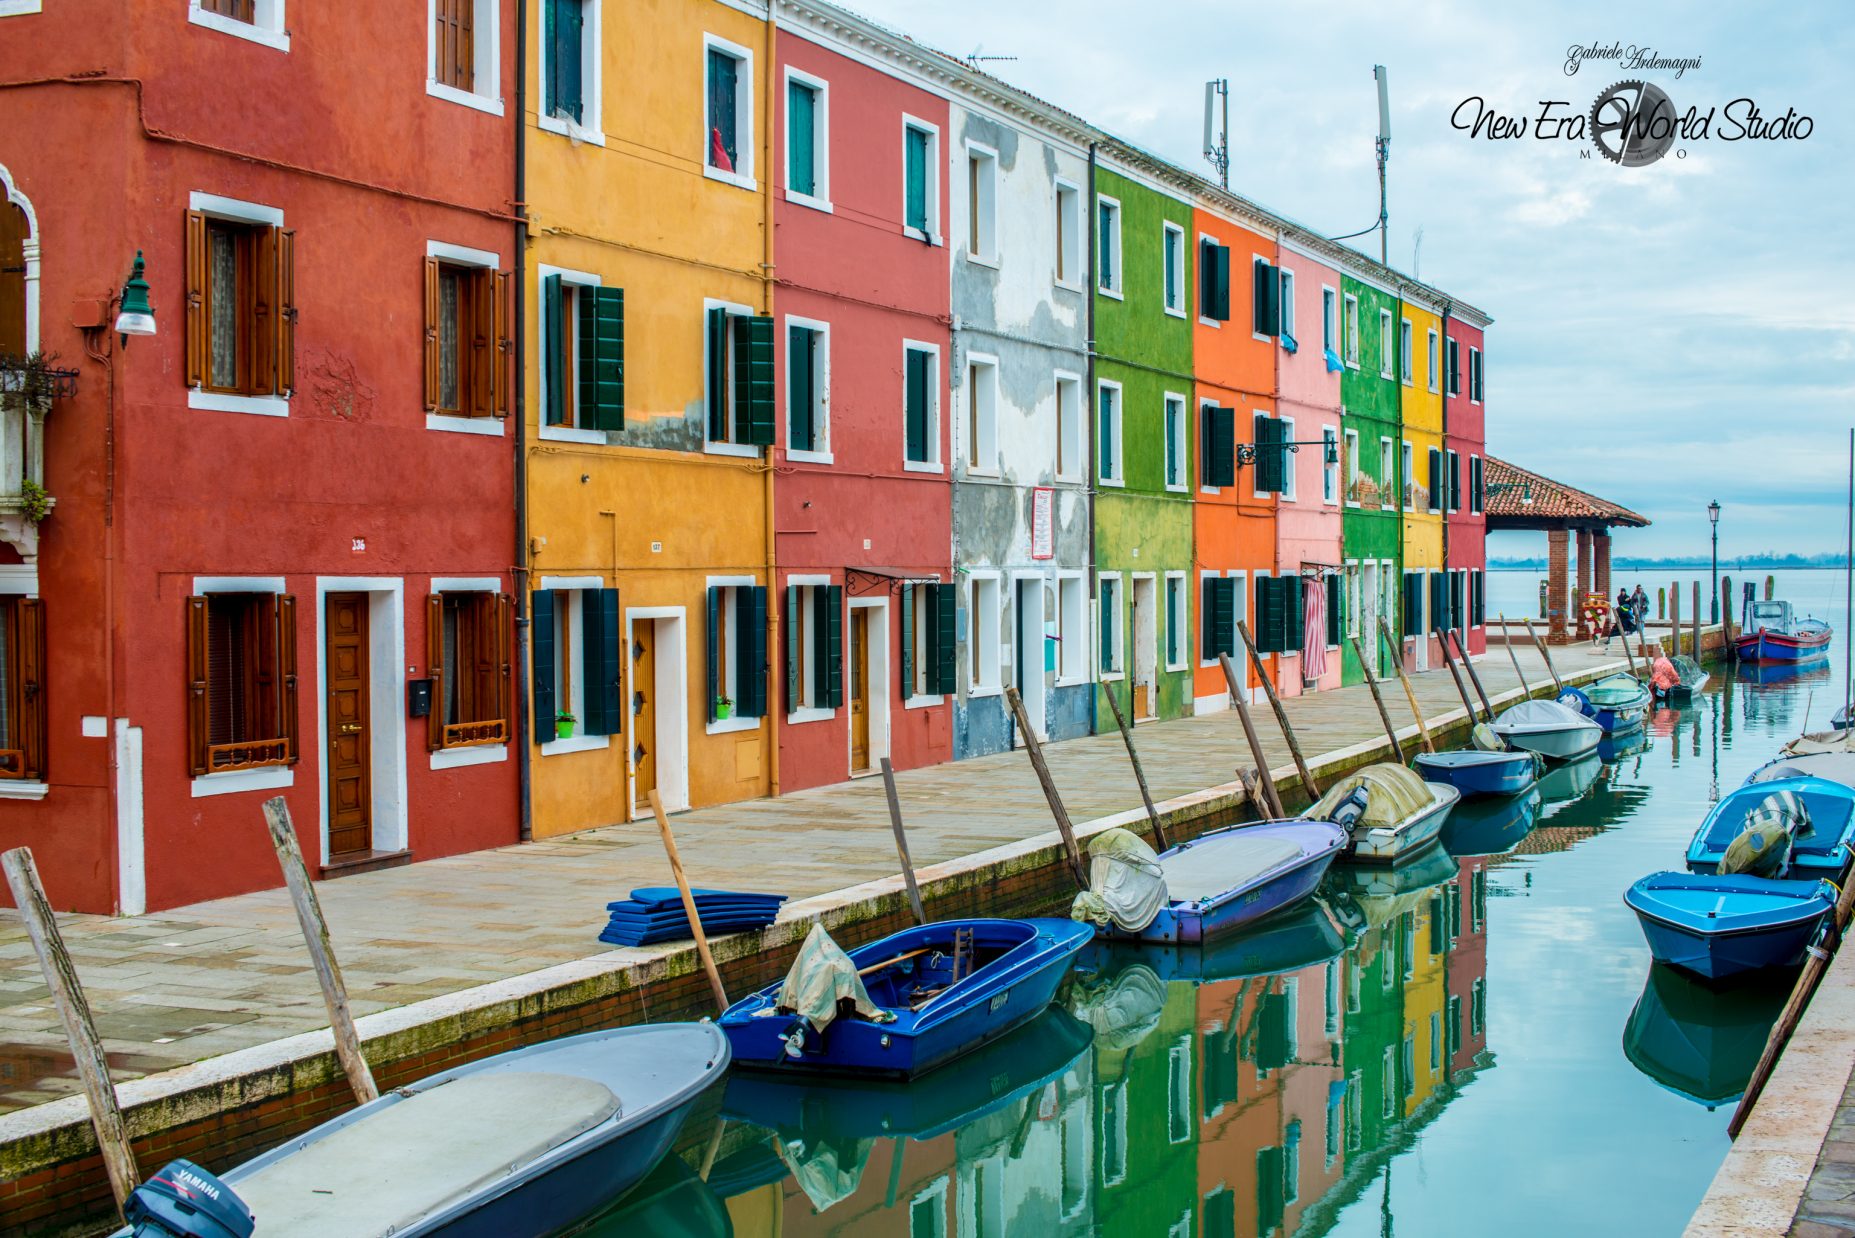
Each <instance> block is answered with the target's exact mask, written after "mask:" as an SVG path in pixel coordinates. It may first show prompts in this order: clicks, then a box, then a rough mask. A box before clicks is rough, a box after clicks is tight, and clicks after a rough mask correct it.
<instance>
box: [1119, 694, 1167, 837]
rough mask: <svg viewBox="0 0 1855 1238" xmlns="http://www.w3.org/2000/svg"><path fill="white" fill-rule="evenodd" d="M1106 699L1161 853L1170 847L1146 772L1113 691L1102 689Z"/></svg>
mask: <svg viewBox="0 0 1855 1238" xmlns="http://www.w3.org/2000/svg"><path fill="white" fill-rule="evenodd" d="M1103 692H1104V694H1105V695H1106V696H1107V698H1108V708H1109V709H1111V710H1113V711H1114V725H1115V726H1117V727H1119V728H1120V730H1121V742H1122V743H1123V744H1125V745H1127V759H1128V760H1129V761H1131V762H1132V763H1133V767H1134V781H1135V782H1137V783H1139V784H1140V802H1141V803H1142V804H1145V805H1146V819H1147V820H1148V821H1149V822H1151V823H1152V825H1153V841H1154V842H1155V843H1157V844H1158V845H1159V849H1160V850H1161V851H1165V850H1167V849H1168V848H1169V847H1171V846H1172V844H1171V843H1169V842H1167V841H1166V827H1165V826H1163V825H1161V824H1160V823H1159V809H1157V808H1155V807H1153V793H1152V792H1151V791H1149V790H1147V785H1146V770H1144V769H1142V768H1141V766H1140V753H1139V751H1138V750H1137V749H1135V747H1134V733H1133V730H1132V729H1131V728H1129V727H1128V725H1127V714H1126V712H1125V711H1124V710H1122V709H1121V703H1120V702H1119V701H1118V700H1116V699H1115V697H1114V689H1113V688H1112V687H1106V688H1104V689H1103Z"/></svg>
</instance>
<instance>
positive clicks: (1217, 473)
mask: <svg viewBox="0 0 1855 1238" xmlns="http://www.w3.org/2000/svg"><path fill="white" fill-rule="evenodd" d="M1198 416H1199V419H1200V423H1201V426H1202V431H1203V433H1202V441H1201V442H1200V443H1199V447H1198V459H1199V462H1200V469H1199V471H1200V476H1201V477H1202V478H1203V484H1204V487H1205V489H1207V490H1216V489H1219V488H1221V487H1224V486H1234V485H1236V482H1237V410H1236V409H1234V408H1222V407H1220V406H1218V405H1216V404H1212V403H1210V402H1209V401H1207V402H1205V403H1204V404H1202V405H1200V406H1199V409H1198Z"/></svg>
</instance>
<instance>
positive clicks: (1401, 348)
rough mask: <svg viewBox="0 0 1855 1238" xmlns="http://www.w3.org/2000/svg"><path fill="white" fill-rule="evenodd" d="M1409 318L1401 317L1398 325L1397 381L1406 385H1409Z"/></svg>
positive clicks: (1410, 364)
mask: <svg viewBox="0 0 1855 1238" xmlns="http://www.w3.org/2000/svg"><path fill="white" fill-rule="evenodd" d="M1412 364H1413V362H1412V359H1411V320H1410V319H1408V318H1406V319H1403V320H1402V321H1401V322H1400V323H1399V325H1398V381H1400V382H1402V383H1403V384H1404V385H1405V386H1406V387H1408V386H1410V385H1411V366H1412Z"/></svg>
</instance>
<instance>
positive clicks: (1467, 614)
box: [1443, 305, 1488, 654]
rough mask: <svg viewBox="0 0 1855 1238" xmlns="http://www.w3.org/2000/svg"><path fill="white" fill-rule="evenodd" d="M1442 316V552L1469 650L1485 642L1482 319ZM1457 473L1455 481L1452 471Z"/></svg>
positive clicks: (1463, 312)
mask: <svg viewBox="0 0 1855 1238" xmlns="http://www.w3.org/2000/svg"><path fill="white" fill-rule="evenodd" d="M1450 308H1451V309H1452V310H1453V313H1449V314H1445V315H1444V319H1443V329H1444V340H1443V445H1444V447H1445V448H1446V449H1447V451H1448V453H1449V460H1450V468H1451V470H1452V473H1451V485H1450V507H1449V517H1448V520H1447V522H1446V523H1445V525H1444V531H1443V536H1444V543H1443V549H1444V557H1445V559H1446V560H1447V562H1448V566H1449V570H1450V571H1451V572H1453V573H1457V577H1456V579H1457V581H1458V583H1457V585H1456V586H1455V587H1456V588H1457V590H1458V591H1459V592H1460V593H1461V594H1462V596H1463V598H1464V606H1463V620H1462V622H1463V627H1464V628H1465V630H1466V631H1467V637H1468V642H1469V652H1470V653H1471V654H1478V653H1484V652H1486V651H1487V641H1488V627H1487V623H1488V576H1487V572H1488V518H1487V513H1486V510H1485V508H1486V499H1487V470H1488V445H1487V444H1488V439H1487V425H1488V400H1487V391H1486V383H1487V349H1486V337H1485V335H1484V329H1485V328H1486V327H1487V325H1488V323H1487V318H1486V316H1485V315H1483V314H1482V313H1481V312H1480V311H1478V310H1473V309H1470V308H1468V307H1465V306H1460V305H1457V306H1452V307H1450ZM1458 473H1459V474H1460V481H1459V483H1458V482H1457V481H1456V475H1457V474H1458Z"/></svg>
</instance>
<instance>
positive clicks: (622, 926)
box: [599, 886, 786, 946]
mask: <svg viewBox="0 0 1855 1238" xmlns="http://www.w3.org/2000/svg"><path fill="white" fill-rule="evenodd" d="M690 893H691V894H693V895H694V896H695V900H696V913H697V914H698V915H700V916H701V917H702V929H703V931H704V932H706V933H709V934H711V935H712V934H715V933H738V932H742V931H744V930H747V929H758V928H765V927H766V926H767V925H769V924H771V923H773V917H775V916H777V915H778V914H779V905H780V904H781V903H783V902H785V901H786V896H785V895H784V894H741V893H738V892H735V891H731V890H691V891H690ZM605 906H606V910H607V911H609V912H611V913H612V918H611V920H610V921H609V922H608V923H607V924H606V926H605V931H604V932H602V933H600V934H599V940H600V941H603V942H605V943H607V944H608V945H613V946H648V945H651V944H652V943H654V942H659V941H682V940H683V939H685V938H691V937H694V936H695V934H694V933H693V932H691V931H690V928H689V917H688V916H686V915H684V914H683V896H682V895H680V894H678V893H677V891H676V887H675V886H646V887H645V888H643V889H641V890H633V891H632V892H631V897H630V898H628V899H624V900H622V901H620V902H616V903H607V904H606V905H605Z"/></svg>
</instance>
